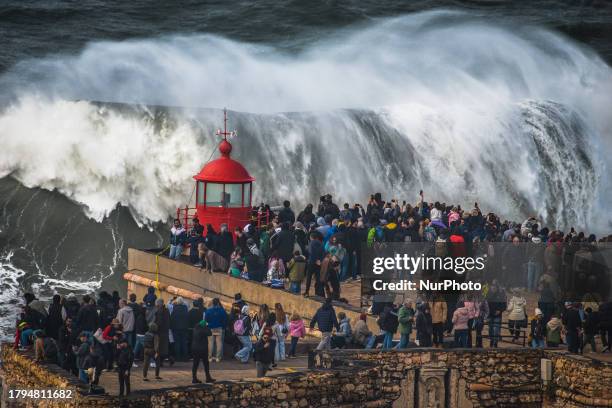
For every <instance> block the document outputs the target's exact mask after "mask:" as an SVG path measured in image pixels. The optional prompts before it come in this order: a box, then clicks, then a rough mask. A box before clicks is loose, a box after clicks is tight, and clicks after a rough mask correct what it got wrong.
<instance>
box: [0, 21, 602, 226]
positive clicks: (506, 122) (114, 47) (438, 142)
mask: <svg viewBox="0 0 612 408" xmlns="http://www.w3.org/2000/svg"><path fill="white" fill-rule="evenodd" d="M19 76H22V77H25V78H29V77H31V78H33V79H32V82H31V85H29V86H24V87H23V88H19V89H17V90H14V89H13V93H14V94H16V95H17V99H16V100H14V101H13V102H12V103H11V104H10V106H8V107H7V108H6V109H5V110H4V111H3V113H2V114H1V115H0V139H1V140H2V147H3V148H2V150H1V151H0V176H1V175H6V174H12V175H13V176H14V177H16V178H17V179H18V180H19V181H21V182H22V183H24V184H25V185H27V186H38V187H42V188H46V189H57V190H59V191H60V192H61V193H63V194H65V195H66V196H68V197H70V198H72V199H73V200H75V201H77V202H80V203H83V204H84V205H85V206H86V211H88V214H90V215H91V216H92V217H95V218H96V219H101V218H102V217H103V216H104V215H106V214H108V213H109V212H110V211H111V210H112V209H113V208H115V206H116V204H117V203H121V204H124V205H127V206H129V207H130V208H131V209H132V211H133V213H134V214H135V216H136V218H137V219H139V220H140V221H144V222H147V221H153V220H166V219H167V218H168V217H169V216H171V214H172V213H173V211H174V209H175V207H176V206H177V205H180V204H184V200H185V197H186V196H188V193H189V191H191V189H192V183H193V181H192V180H191V176H192V175H193V174H194V173H195V172H196V171H197V170H198V169H199V167H200V165H201V164H202V162H203V161H204V160H205V158H207V157H209V155H210V153H211V150H212V148H213V139H212V136H211V135H210V133H211V131H212V129H214V128H215V127H217V126H218V123H219V119H220V118H219V115H218V113H217V114H215V115H214V116H213V115H212V114H210V113H209V114H207V115H204V117H200V118H198V121H195V120H194V119H193V118H189V117H184V118H180V117H179V118H178V119H176V122H175V123H172V124H171V125H168V126H167V127H164V126H162V127H161V128H160V127H159V126H158V125H157V124H156V123H155V121H153V120H152V119H151V118H150V117H148V116H147V115H146V114H143V115H140V116H138V115H132V114H125V113H122V112H120V111H118V110H114V109H112V108H106V107H99V106H98V105H94V104H90V103H88V102H75V101H69V100H75V99H82V100H103V101H118V102H134V103H148V104H163V105H179V106H192V107H193V106H201V107H222V106H228V107H230V108H231V109H233V110H236V111H242V112H253V113H260V114H261V113H263V114H266V115H259V116H253V117H250V118H249V117H245V118H244V119H243V124H245V123H246V124H248V126H247V127H246V131H247V132H248V133H249V134H250V136H251V139H250V141H259V142H262V141H267V142H265V143H261V144H260V145H259V146H257V148H258V149H259V150H258V151H255V148H254V147H253V148H252V147H251V145H248V146H246V147H245V146H243V147H242V148H240V149H237V155H238V156H239V157H241V158H242V159H245V160H247V161H248V160H251V161H250V163H251V166H250V170H251V171H252V172H253V173H254V174H255V175H256V176H258V185H257V187H256V197H257V199H261V198H263V197H276V196H292V197H294V198H296V199H298V200H300V201H302V202H304V201H308V200H312V199H313V198H316V194H317V193H324V192H327V191H333V192H334V193H335V195H336V196H340V197H342V198H344V199H350V200H359V201H363V199H364V198H365V197H366V196H367V194H369V193H371V192H372V191H374V190H377V191H378V190H380V191H392V192H393V194H395V195H397V196H398V197H403V198H407V199H409V200H413V199H414V192H415V191H418V189H419V187H424V188H425V190H426V192H427V194H428V196H429V197H441V198H445V199H448V200H449V201H453V202H456V201H458V202H461V203H466V202H471V201H474V200H475V199H476V198H478V200H479V201H480V202H481V206H482V207H483V208H490V209H493V210H497V211H499V212H501V213H503V214H504V215H507V216H513V217H514V216H516V217H521V216H525V215H527V214H528V213H530V212H535V213H538V214H539V215H540V216H542V217H543V218H545V219H546V220H547V222H548V223H550V224H551V225H554V226H568V225H573V224H575V225H578V226H583V227H590V228H594V229H599V230H602V231H603V230H608V229H609V225H608V223H609V222H610V215H609V212H608V213H606V212H597V208H602V207H603V206H602V203H609V201H610V193H609V192H610V191H612V190H611V189H610V188H609V186H610V185H609V183H610V180H608V177H609V173H610V171H609V165H610V164H609V155H608V154H609V152H610V136H609V135H610V131H611V129H612V125H611V120H612V115H610V114H609V113H610V112H609V107H610V106H612V73H611V70H610V67H608V66H607V65H606V64H605V63H604V62H602V61H601V59H600V58H599V57H597V56H596V55H595V54H594V53H593V52H591V51H590V50H586V49H585V48H584V47H582V46H579V45H577V44H576V43H574V42H573V41H571V40H569V39H567V38H565V37H563V36H561V35H558V34H555V33H552V32H549V31H546V30H541V29H535V28H517V27H515V26H513V27H506V26H503V25H500V24H497V23H493V22H491V23H487V22H484V21H481V20H475V19H474V18H473V17H472V16H469V15H465V14H462V13H457V12H447V11H442V12H426V13H418V14H412V15H407V16H404V17H400V18H394V19H387V20H377V21H375V22H373V23H370V24H369V25H367V26H361V27H357V28H352V29H349V30H344V31H341V32H339V33H337V34H336V35H333V36H331V37H328V38H325V39H323V40H321V41H319V42H317V43H315V44H311V45H310V46H308V47H307V48H306V49H304V50H302V51H300V52H297V53H292V54H289V53H286V52H282V51H279V50H277V49H275V48H273V47H269V46H260V45H252V44H245V43H239V42H235V41H231V40H227V39H223V38H219V37H216V36H211V35H194V36H174V37H165V38H159V39H147V40H133V41H125V42H120V43H117V42H98V43H92V44H89V45H88V46H87V47H85V49H84V50H83V51H82V52H81V53H80V54H78V55H75V56H54V57H49V58H46V59H43V60H35V61H26V62H23V63H22V64H19V65H18V66H17V67H16V68H15V70H13V71H12V72H10V73H8V74H6V75H5V77H4V78H2V79H0V85H2V84H4V85H5V86H10V84H14V83H15V78H17V77H19ZM40 77H42V78H43V79H37V78H40ZM349 109H350V110H349ZM289 111H302V112H306V111H307V112H309V113H307V114H304V115H305V116H303V117H302V120H296V119H295V117H296V116H295V115H291V114H281V113H277V112H289ZM361 111H362V112H364V116H363V117H362V116H360V115H359V112H361ZM371 113H373V114H374V115H375V118H374V119H372V120H370V119H364V117H365V116H366V115H365V114H371ZM550 115H552V118H553V119H551V116H550ZM368 120H370V122H368ZM559 122H560V123H559ZM370 125H371V126H370ZM559 135H560V136H559ZM205 137H207V138H208V139H205ZM247 140H249V139H247ZM253 146H256V145H253ZM385 147H389V148H391V149H393V150H394V151H395V153H397V152H398V151H403V149H406V152H407V153H406V154H408V152H412V154H413V156H412V157H411V159H410V160H414V162H411V163H406V162H402V159H401V158H402V157H408V156H402V155H398V154H395V155H394V156H393V160H391V159H390V157H391V156H390V155H389V151H388V150H385ZM538 148H539V149H540V150H542V151H543V152H546V151H547V150H548V151H550V150H555V149H558V152H556V153H553V154H552V155H550V156H546V155H543V153H542V151H540V152H539V153H538ZM343 153H344V156H343ZM253 156H255V157H256V159H253V158H252V157H253ZM406 160H408V159H406ZM568 160H569V162H568ZM315 174H316V175H317V180H312V177H313V175H315ZM419 176H422V177H421V178H419ZM485 205H486V207H485ZM606 205H607V204H606Z"/></svg>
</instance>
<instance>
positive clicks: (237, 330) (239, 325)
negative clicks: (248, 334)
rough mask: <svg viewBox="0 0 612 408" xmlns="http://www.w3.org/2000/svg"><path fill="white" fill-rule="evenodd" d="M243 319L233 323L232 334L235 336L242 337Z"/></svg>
mask: <svg viewBox="0 0 612 408" xmlns="http://www.w3.org/2000/svg"><path fill="white" fill-rule="evenodd" d="M243 319H244V317H243V318H241V319H238V320H236V321H235V322H234V333H235V334H236V335H237V336H244V329H245V327H244V321H243Z"/></svg>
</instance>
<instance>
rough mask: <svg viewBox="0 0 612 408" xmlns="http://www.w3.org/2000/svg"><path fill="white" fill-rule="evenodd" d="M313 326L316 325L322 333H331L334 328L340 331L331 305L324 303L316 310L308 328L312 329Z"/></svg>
mask: <svg viewBox="0 0 612 408" xmlns="http://www.w3.org/2000/svg"><path fill="white" fill-rule="evenodd" d="M315 325H318V326H319V330H320V331H321V332H324V333H327V332H331V331H332V329H333V328H334V327H335V328H336V330H339V329H340V326H339V325H338V319H337V318H336V312H335V311H334V308H333V306H332V305H331V304H328V303H325V304H324V305H323V306H321V307H320V308H319V309H318V310H317V312H316V313H315V315H314V316H313V317H312V320H311V321H310V328H311V329H314V327H315Z"/></svg>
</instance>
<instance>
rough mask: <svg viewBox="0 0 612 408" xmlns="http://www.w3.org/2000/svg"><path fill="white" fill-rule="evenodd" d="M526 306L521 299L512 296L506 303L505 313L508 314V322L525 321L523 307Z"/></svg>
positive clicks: (523, 299)
mask: <svg viewBox="0 0 612 408" xmlns="http://www.w3.org/2000/svg"><path fill="white" fill-rule="evenodd" d="M526 306H527V301H526V300H525V298H523V297H519V296H512V298H510V302H508V308H507V311H508V312H510V314H509V315H508V320H525V319H526V316H527V315H526V313H525V307H526Z"/></svg>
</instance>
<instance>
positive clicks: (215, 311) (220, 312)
mask: <svg viewBox="0 0 612 408" xmlns="http://www.w3.org/2000/svg"><path fill="white" fill-rule="evenodd" d="M206 323H208V327H209V328H210V329H211V330H212V329H219V328H221V329H222V328H225V326H226V325H227V313H226V312H225V309H223V307H221V306H213V307H211V308H210V309H206Z"/></svg>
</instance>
